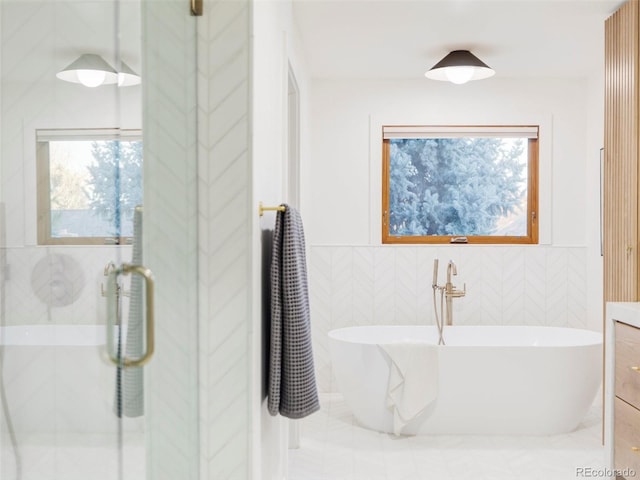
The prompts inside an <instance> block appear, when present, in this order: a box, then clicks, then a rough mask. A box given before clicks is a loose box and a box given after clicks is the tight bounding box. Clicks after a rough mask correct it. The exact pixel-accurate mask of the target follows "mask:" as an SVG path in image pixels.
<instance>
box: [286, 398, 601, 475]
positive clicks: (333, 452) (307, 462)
mask: <svg viewBox="0 0 640 480" xmlns="http://www.w3.org/2000/svg"><path fill="white" fill-rule="evenodd" d="M596 398H597V400H596V402H595V403H594V405H593V406H592V407H591V409H590V411H589V414H588V415H587V416H586V417H585V419H584V420H583V422H582V423H581V424H580V426H579V427H578V428H577V429H576V430H575V431H574V432H571V433H568V434H563V435H554V436H546V437H524V436H523V437H513V436H511V437H507V436H475V435H469V436H458V435H456V436H446V435H441V436H414V437H394V436H393V435H389V434H386V433H379V432H374V431H371V430H368V429H365V428H362V427H360V426H358V425H357V424H356V422H355V420H354V418H353V416H352V414H351V412H350V411H349V408H348V407H347V406H346V404H345V403H344V401H343V399H342V396H341V395H339V394H323V395H322V396H321V404H322V409H321V411H320V412H318V413H316V414H314V415H311V416H310V417H307V418H305V419H303V420H301V422H302V424H301V445H300V449H297V450H289V477H288V480H435V479H441V480H507V479H508V480H573V479H579V478H589V477H591V478H607V477H604V476H603V474H604V470H605V469H604V461H605V460H604V459H605V453H604V447H602V445H601V441H600V438H601V437H600V435H601V401H600V398H601V397H600V395H598V396H597V397H596ZM579 469H584V470H582V471H580V470H579ZM587 469H591V470H590V471H588V470H587Z"/></svg>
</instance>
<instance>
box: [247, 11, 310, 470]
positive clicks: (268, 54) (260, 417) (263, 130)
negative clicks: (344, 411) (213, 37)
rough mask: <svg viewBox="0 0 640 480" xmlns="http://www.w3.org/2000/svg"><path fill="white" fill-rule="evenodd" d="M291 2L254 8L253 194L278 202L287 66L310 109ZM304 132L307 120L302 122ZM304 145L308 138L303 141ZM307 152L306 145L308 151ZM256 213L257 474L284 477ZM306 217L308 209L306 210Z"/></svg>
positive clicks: (282, 187) (265, 270)
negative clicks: (270, 382) (270, 389)
mask: <svg viewBox="0 0 640 480" xmlns="http://www.w3.org/2000/svg"><path fill="white" fill-rule="evenodd" d="M291 8H292V6H291V2H288V1H287V2H281V1H279V2H274V1H261V2H256V3H255V4H254V10H253V105H252V106H253V144H252V151H253V198H254V208H257V206H258V202H260V201H262V202H263V203H264V205H267V206H274V205H279V204H281V203H286V202H288V201H289V199H288V198H287V194H288V185H287V182H288V180H287V179H288V172H287V134H288V114H287V96H288V72H289V66H291V69H292V70H293V72H294V75H295V77H296V80H297V83H298V86H299V88H300V94H301V106H300V108H301V116H302V119H303V120H302V122H304V118H305V113H306V110H307V103H308V101H307V92H308V83H309V82H308V79H307V77H306V71H305V65H304V59H303V56H302V55H301V54H300V50H299V39H298V35H297V32H296V30H295V27H294V25H293V23H292V12H291ZM301 129H302V130H303V132H302V133H301V134H302V135H303V136H304V135H305V133H304V132H305V125H304V123H303V124H302V125H301ZM303 146H304V143H303ZM303 155H304V151H303ZM255 212H256V213H255V218H254V219H253V228H254V233H253V234H252V241H253V257H254V261H253V272H254V274H253V279H254V281H253V283H254V300H253V304H254V314H253V323H254V331H253V351H254V368H253V372H254V375H253V388H254V406H253V422H254V424H255V435H254V438H253V444H254V470H253V475H254V478H264V479H281V478H284V476H285V474H286V471H287V448H288V442H287V440H288V435H287V431H288V420H287V419H285V418H284V417H281V416H275V417H273V416H271V415H270V414H269V413H268V411H267V407H266V398H265V394H266V393H265V386H266V381H267V368H268V361H267V358H266V354H267V345H266V342H267V340H268V331H267V329H268V328H269V321H268V320H269V303H268V302H266V301H265V300H267V299H268V298H269V296H268V292H269V285H268V279H269V267H270V258H271V249H270V246H271V235H272V232H273V225H274V221H275V213H274V212H266V213H265V214H264V216H263V217H259V216H258V214H257V209H256V210H255ZM302 215H303V217H304V215H305V213H304V210H302Z"/></svg>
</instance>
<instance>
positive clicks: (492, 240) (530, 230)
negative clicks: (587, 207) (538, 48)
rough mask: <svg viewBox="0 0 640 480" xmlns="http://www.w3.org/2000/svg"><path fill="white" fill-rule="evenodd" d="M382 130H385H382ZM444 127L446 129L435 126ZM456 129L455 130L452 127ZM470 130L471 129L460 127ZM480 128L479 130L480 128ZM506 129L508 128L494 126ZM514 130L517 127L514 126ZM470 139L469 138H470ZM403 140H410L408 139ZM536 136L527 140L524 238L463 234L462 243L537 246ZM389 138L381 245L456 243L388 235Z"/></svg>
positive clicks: (384, 165) (436, 237)
mask: <svg viewBox="0 0 640 480" xmlns="http://www.w3.org/2000/svg"><path fill="white" fill-rule="evenodd" d="M383 128H384V127H383ZM438 128H445V127H438ZM453 128H457V127H453ZM463 128H469V129H473V128H474V127H463ZM480 128H482V127H480ZM495 128H496V129H500V128H509V127H495ZM516 128H517V127H516ZM469 136H472V135H469ZM404 138H411V137H409V136H407V137H404ZM538 142H539V140H538V137H536V138H529V139H528V170H527V172H528V176H527V234H526V235H524V236H497V235H466V239H467V241H466V242H464V243H465V244H525V245H532V244H538V236H539V232H538V230H539V228H538V227H539V224H540V221H539V209H538V197H539V145H538ZM390 160H391V159H390V139H388V138H383V140H382V212H381V219H382V221H381V222H380V223H381V225H380V226H381V233H382V243H383V244H405V245H416V244H457V243H456V242H452V240H453V239H454V238H457V237H460V236H462V235H391V234H389V227H388V222H387V212H389V170H390Z"/></svg>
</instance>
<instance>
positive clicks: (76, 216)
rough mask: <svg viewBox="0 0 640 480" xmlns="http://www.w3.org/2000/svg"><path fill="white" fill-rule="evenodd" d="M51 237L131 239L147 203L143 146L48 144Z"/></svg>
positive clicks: (123, 143) (112, 142) (128, 143)
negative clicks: (134, 222) (139, 211)
mask: <svg viewBox="0 0 640 480" xmlns="http://www.w3.org/2000/svg"><path fill="white" fill-rule="evenodd" d="M49 184H50V192H51V198H50V205H51V232H50V234H51V237H52V238H62V237H130V236H132V235H133V225H132V219H133V210H134V208H135V207H136V205H139V204H141V203H142V142H141V141H117V140H110V141H104V140H101V141H91V140H86V141H51V142H49Z"/></svg>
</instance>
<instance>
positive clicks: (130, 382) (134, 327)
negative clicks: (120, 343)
mask: <svg viewBox="0 0 640 480" xmlns="http://www.w3.org/2000/svg"><path fill="white" fill-rule="evenodd" d="M133 215H134V216H133V254H132V256H131V264H132V265H142V209H141V208H136V210H135V213H134V214H133ZM142 281H143V280H142V277H141V276H140V275H131V287H130V292H131V295H130V299H129V320H128V321H127V344H126V350H125V351H126V356H127V357H130V358H140V357H141V356H142V352H143V349H144V340H143V337H144V332H143V330H144V319H143V314H144V307H143V284H142ZM123 377H124V379H123V380H124V385H123V387H122V390H123V395H122V411H123V413H124V415H125V416H127V417H139V416H141V415H143V414H144V390H143V388H144V387H143V385H144V373H143V370H142V367H129V368H125V369H124V372H123Z"/></svg>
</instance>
